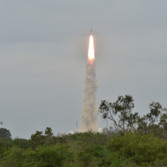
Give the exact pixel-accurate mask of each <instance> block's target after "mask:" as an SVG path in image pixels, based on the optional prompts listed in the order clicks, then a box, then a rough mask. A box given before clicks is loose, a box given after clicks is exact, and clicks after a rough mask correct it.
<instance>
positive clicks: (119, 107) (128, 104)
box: [99, 95, 139, 132]
mask: <svg viewBox="0 0 167 167" xmlns="http://www.w3.org/2000/svg"><path fill="white" fill-rule="evenodd" d="M133 108H134V100H133V98H132V96H130V95H125V96H118V98H117V100H116V102H113V103H112V102H107V101H106V100H102V101H101V104H100V107H99V112H100V113H101V114H102V116H103V118H104V119H109V120H111V121H112V122H113V124H114V125H115V126H116V127H118V128H120V129H121V130H122V132H125V131H130V130H134V129H135V126H136V123H137V120H138V118H139V116H138V113H134V114H133V113H132V109H133Z"/></svg>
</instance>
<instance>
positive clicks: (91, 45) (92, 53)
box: [88, 35, 95, 64]
mask: <svg viewBox="0 0 167 167" xmlns="http://www.w3.org/2000/svg"><path fill="white" fill-rule="evenodd" d="M94 61H95V50H94V38H93V35H90V37H89V49H88V62H89V63H90V64H93V63H94Z"/></svg>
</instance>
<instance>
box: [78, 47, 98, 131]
mask: <svg viewBox="0 0 167 167" xmlns="http://www.w3.org/2000/svg"><path fill="white" fill-rule="evenodd" d="M89 46H90V44H89ZM93 50H94V46H93ZM94 60H95V57H94V58H93V59H90V57H89V54H88V63H87V69H86V78H85V87H84V100H83V108H82V122H81V132H86V131H93V132H97V131H98V126H97V114H98V108H97V101H96V94H97V81H96V70H95V62H94Z"/></svg>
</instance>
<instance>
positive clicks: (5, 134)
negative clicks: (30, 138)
mask: <svg viewBox="0 0 167 167" xmlns="http://www.w3.org/2000/svg"><path fill="white" fill-rule="evenodd" d="M0 138H11V133H10V131H9V130H8V129H5V128H0Z"/></svg>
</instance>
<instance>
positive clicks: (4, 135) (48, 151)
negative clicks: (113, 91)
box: [0, 95, 167, 167]
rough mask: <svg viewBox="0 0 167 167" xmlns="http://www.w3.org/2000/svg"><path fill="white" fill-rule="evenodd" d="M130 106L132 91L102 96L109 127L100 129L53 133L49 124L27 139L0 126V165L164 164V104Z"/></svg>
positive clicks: (122, 166)
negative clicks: (107, 97) (144, 111)
mask: <svg viewBox="0 0 167 167" xmlns="http://www.w3.org/2000/svg"><path fill="white" fill-rule="evenodd" d="M133 109H134V100H133V97H132V96H130V95H125V96H119V97H118V98H117V100H116V101H115V102H108V101H106V100H102V101H101V104H100V106H99V113H100V114H101V117H102V118H103V119H108V120H109V121H110V123H111V126H112V128H111V129H104V130H103V132H102V133H93V132H91V131H90V132H86V133H75V134H66V135H59V136H55V135H54V134H53V132H52V129H51V128H50V127H47V128H46V129H45V131H44V132H43V131H36V132H35V133H34V134H32V135H31V137H30V139H21V138H15V139H12V138H11V134H10V131H9V130H7V129H5V128H0V167H166V166H167V141H166V140H167V137H166V135H167V115H166V114H167V110H166V108H164V107H162V105H161V104H160V103H159V102H152V103H151V104H149V112H148V113H147V114H145V115H142V116H140V115H139V113H136V112H133Z"/></svg>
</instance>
